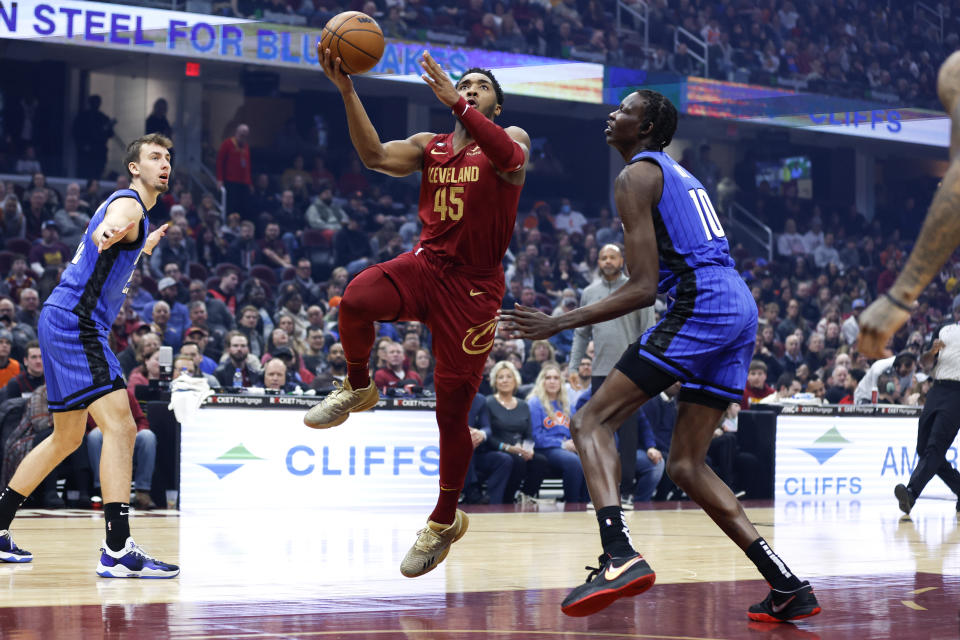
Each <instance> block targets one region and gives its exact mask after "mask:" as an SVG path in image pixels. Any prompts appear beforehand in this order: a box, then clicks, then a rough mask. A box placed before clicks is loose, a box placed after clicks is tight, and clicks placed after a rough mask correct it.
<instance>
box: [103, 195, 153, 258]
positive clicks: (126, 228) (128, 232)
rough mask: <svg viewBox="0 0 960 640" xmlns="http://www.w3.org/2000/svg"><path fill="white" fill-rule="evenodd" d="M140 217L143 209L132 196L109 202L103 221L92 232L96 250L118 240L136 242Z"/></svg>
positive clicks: (108, 246) (105, 247) (104, 248)
mask: <svg viewBox="0 0 960 640" xmlns="http://www.w3.org/2000/svg"><path fill="white" fill-rule="evenodd" d="M142 217H143V209H142V208H141V207H140V203H139V202H137V201H136V200H134V199H133V198H119V199H117V200H114V201H113V202H111V203H110V206H109V207H107V212H106V214H105V215H104V216H103V221H102V222H101V223H100V224H99V225H98V226H97V228H96V229H94V231H93V234H92V238H93V243H94V244H95V245H97V252H98V253H99V252H102V251H104V250H106V249H109V248H110V247H112V246H113V245H115V244H117V243H118V242H136V241H137V239H138V238H139V237H140V228H139V222H140V219H141V218H142Z"/></svg>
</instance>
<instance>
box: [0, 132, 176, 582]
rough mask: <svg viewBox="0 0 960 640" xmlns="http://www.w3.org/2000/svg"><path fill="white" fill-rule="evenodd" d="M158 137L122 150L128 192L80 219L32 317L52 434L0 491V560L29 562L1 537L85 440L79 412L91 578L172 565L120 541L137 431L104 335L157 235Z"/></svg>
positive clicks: (143, 573)
mask: <svg viewBox="0 0 960 640" xmlns="http://www.w3.org/2000/svg"><path fill="white" fill-rule="evenodd" d="M172 146H173V143H172V142H170V140H169V139H168V138H165V137H164V136H162V135H160V134H149V135H146V136H143V137H141V138H138V139H136V140H134V141H133V142H131V143H130V145H129V146H128V147H127V155H126V158H125V159H126V166H127V173H128V175H129V177H130V188H129V189H120V190H119V191H114V192H113V193H112V194H110V196H109V197H108V198H107V199H106V201H105V202H104V203H103V204H102V205H100V208H99V209H97V212H96V213H95V214H94V215H93V218H91V219H90V224H89V225H88V226H87V231H86V232H85V233H84V234H83V238H82V239H81V240H80V246H79V247H77V253H76V255H74V256H73V259H72V260H71V261H70V264H68V265H67V268H66V270H65V271H64V272H63V275H62V276H61V278H60V284H58V285H57V286H56V288H55V289H54V290H53V292H52V293H51V294H50V297H49V298H47V301H46V303H45V304H44V305H43V310H42V311H41V312H40V319H39V323H38V334H39V339H40V353H41V356H42V357H43V373H44V377H45V381H46V388H47V402H48V405H49V408H50V412H51V413H52V414H53V435H52V436H50V437H49V438H47V439H46V440H44V441H43V442H41V443H40V444H38V445H37V446H36V447H34V448H33V450H32V451H30V453H29V454H27V457H25V458H24V459H23V461H22V462H21V463H20V466H19V467H17V471H16V473H14V474H13V478H11V479H10V484H9V486H7V487H6V488H5V489H4V490H3V492H2V493H0V560H2V561H6V562H30V561H31V560H32V559H33V556H32V555H31V554H30V553H29V552H27V551H25V550H23V549H20V548H18V547H17V545H16V544H14V542H13V539H12V538H11V537H10V533H9V532H8V531H7V529H9V527H10V523H11V522H12V520H13V517H14V515H15V513H16V511H17V509H19V508H20V506H21V505H22V504H23V501H24V500H26V497H27V496H29V495H30V494H31V493H32V492H33V490H34V489H35V488H36V487H37V485H38V484H40V482H41V481H42V480H43V479H44V478H45V477H46V476H47V475H48V474H49V473H50V472H51V471H53V469H54V468H55V467H56V466H57V465H58V464H60V462H62V461H63V459H64V458H66V457H67V456H68V455H70V453H72V452H73V451H74V450H75V449H76V448H77V447H79V446H80V443H81V442H82V441H83V436H84V434H85V433H86V426H87V413H88V412H89V413H90V414H91V415H93V418H94V419H95V420H96V421H97V424H98V425H99V426H100V428H101V429H102V430H103V451H102V453H101V456H100V484H101V487H102V489H103V503H104V504H103V511H104V514H103V515H104V520H105V524H106V530H107V536H106V541H105V542H104V544H103V548H102V549H101V550H100V562H99V563H98V564H97V574H99V575H100V576H102V577H104V578H173V577H174V576H176V575H177V574H179V573H180V569H179V567H176V566H174V565H171V564H167V563H164V562H160V561H159V560H154V559H153V558H151V557H150V556H149V555H147V554H146V553H145V552H144V551H143V549H142V548H141V547H139V546H138V545H137V544H136V543H135V542H134V541H133V538H132V537H130V523H129V519H128V514H129V511H130V505H129V504H128V503H129V500H130V476H131V473H132V468H133V441H134V438H135V436H136V433H137V425H136V423H134V421H133V415H132V414H131V413H130V400H129V397H128V396H127V391H126V385H125V383H124V381H123V371H122V368H121V367H120V363H119V362H118V361H117V356H116V355H115V354H114V353H113V351H111V350H110V346H109V342H108V339H109V336H110V327H111V326H112V325H113V320H114V318H116V317H117V313H119V311H120V307H121V306H122V305H123V301H124V300H125V299H126V297H127V289H128V287H129V282H130V278H131V277H132V276H133V271H134V269H136V267H137V261H138V260H139V259H140V254H143V253H145V254H147V255H150V253H151V252H152V251H153V249H154V248H155V247H156V246H157V243H159V242H160V239H161V238H162V237H163V236H164V234H165V233H166V231H167V225H163V226H161V227H160V228H159V229H156V230H155V231H153V232H152V233H150V234H149V235H148V234H147V231H148V230H149V229H150V221H149V220H148V219H147V211H149V210H150V208H151V207H153V205H154V204H156V202H157V197H158V196H159V195H160V194H161V193H163V192H165V191H166V190H167V184H168V182H169V179H170V171H171V169H172V167H171V165H170V147H172Z"/></svg>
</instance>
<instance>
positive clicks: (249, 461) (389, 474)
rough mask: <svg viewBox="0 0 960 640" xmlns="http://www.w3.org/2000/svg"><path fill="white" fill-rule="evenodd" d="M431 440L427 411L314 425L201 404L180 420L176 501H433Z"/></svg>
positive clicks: (296, 413)
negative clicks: (330, 425) (326, 426)
mask: <svg viewBox="0 0 960 640" xmlns="http://www.w3.org/2000/svg"><path fill="white" fill-rule="evenodd" d="M437 440H438V435H437V424H436V418H435V414H434V413H433V412H432V411H422V410H408V411H401V410H386V411H378V410H374V411H367V412H363V413H358V414H356V415H352V416H350V420H349V421H348V422H347V423H345V424H343V425H341V426H339V427H337V428H335V429H326V430H313V429H309V428H307V427H305V426H304V425H303V411H302V410H284V409H251V408H239V407H238V408H234V407H232V406H230V407H205V408H202V409H200V410H199V411H195V412H194V413H193V415H192V417H190V418H189V419H188V420H187V421H186V422H184V424H183V426H182V430H181V461H180V506H181V508H182V509H187V510H189V509H200V508H202V509H247V508H249V507H250V505H251V504H257V503H259V502H261V501H267V502H269V503H270V505H271V507H276V508H284V507H290V508H306V507H310V508H313V507H317V508H323V507H357V506H403V505H433V504H434V502H436V499H437V487H438V483H439V468H440V467H439V454H440V450H439V448H438V446H437Z"/></svg>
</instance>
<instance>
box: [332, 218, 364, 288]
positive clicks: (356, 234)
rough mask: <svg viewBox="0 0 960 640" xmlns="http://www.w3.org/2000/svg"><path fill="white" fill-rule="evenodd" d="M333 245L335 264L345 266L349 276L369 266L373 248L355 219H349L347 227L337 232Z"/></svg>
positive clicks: (358, 221)
mask: <svg viewBox="0 0 960 640" xmlns="http://www.w3.org/2000/svg"><path fill="white" fill-rule="evenodd" d="M333 245H334V250H335V253H336V261H337V264H340V265H344V266H346V268H347V271H348V272H349V273H350V274H356V273H358V272H360V271H361V270H362V269H364V268H366V267H367V266H368V265H369V264H370V259H371V257H372V255H373V248H372V247H371V246H370V239H369V238H368V237H367V234H366V233H365V232H364V231H363V230H362V229H361V228H360V220H358V219H357V218H356V217H353V216H351V217H349V218H348V219H347V226H345V227H343V228H342V229H340V230H339V231H337V233H336V235H335V236H334V238H333Z"/></svg>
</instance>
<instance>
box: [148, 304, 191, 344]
mask: <svg viewBox="0 0 960 640" xmlns="http://www.w3.org/2000/svg"><path fill="white" fill-rule="evenodd" d="M177 304H180V303H177ZM150 320H151V323H150V331H152V332H153V333H155V334H157V335H158V336H160V338H161V340H162V341H163V344H165V345H167V346H169V347H172V348H173V350H174V351H178V350H179V349H180V344H181V343H182V342H183V332H182V331H177V330H176V329H175V328H174V327H173V326H171V324H170V305H169V304H167V302H166V301H164V300H157V301H156V302H155V303H154V305H153V307H152V308H151V310H150Z"/></svg>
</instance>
